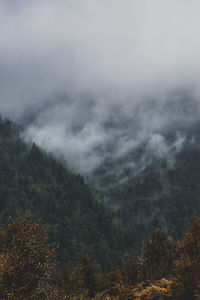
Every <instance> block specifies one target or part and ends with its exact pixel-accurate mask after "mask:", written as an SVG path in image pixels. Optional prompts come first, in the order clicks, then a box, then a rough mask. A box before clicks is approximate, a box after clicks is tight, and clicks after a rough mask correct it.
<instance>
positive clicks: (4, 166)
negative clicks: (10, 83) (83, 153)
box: [0, 119, 127, 267]
mask: <svg viewBox="0 0 200 300" xmlns="http://www.w3.org/2000/svg"><path fill="white" fill-rule="evenodd" d="M21 134H22V128H21V127H20V126H19V125H18V124H14V123H12V122H11V121H9V120H3V119H1V120H0V223H1V225H3V224H5V222H6V220H7V218H11V219H12V218H14V217H15V216H19V215H23V214H25V213H26V214H31V215H32V216H33V217H35V218H40V219H41V222H42V223H43V224H46V225H50V227H49V232H48V234H49V236H50V240H51V241H52V242H55V243H56V244H59V249H58V251H57V259H58V260H59V261H60V262H65V263H66V262H68V263H70V262H72V261H76V260H78V259H80V257H81V256H82V254H83V253H87V254H89V255H91V256H93V257H95V258H96V259H97V261H98V263H100V264H101V265H102V266H104V267H109V266H110V265H112V264H118V263H120V261H121V260H122V257H123V254H124V252H125V250H126V249H127V247H126V242H125V239H126V235H125V236H124V235H123V236H122V232H121V229H120V228H119V226H118V225H117V219H116V216H114V215H113V214H111V212H109V211H108V210H107V209H105V207H104V206H103V205H102V204H101V203H100V199H97V196H96V195H95V193H94V192H92V191H91V189H90V188H89V187H88V186H87V185H86V184H85V182H84V179H83V177H81V176H80V175H74V174H72V173H71V172H70V171H68V170H67V169H66V168H65V167H63V165H62V164H61V163H60V162H59V161H58V160H57V159H56V158H55V157H53V156H52V155H51V154H47V153H45V152H44V151H43V150H41V149H40V148H38V147H37V145H35V144H34V143H33V144H31V145H28V144H26V143H25V142H24V141H23V139H22V138H21V136H20V135H21Z"/></svg>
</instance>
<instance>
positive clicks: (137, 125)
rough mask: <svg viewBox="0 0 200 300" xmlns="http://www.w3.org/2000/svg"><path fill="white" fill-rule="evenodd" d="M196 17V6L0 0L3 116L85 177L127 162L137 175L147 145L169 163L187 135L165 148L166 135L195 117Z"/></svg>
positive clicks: (198, 79)
mask: <svg viewBox="0 0 200 300" xmlns="http://www.w3.org/2000/svg"><path fill="white" fill-rule="evenodd" d="M199 10H200V2H199V1H197V0H196V1H195V0H191V1H190V2H188V1H186V0H170V1H164V0H163V1H162V0H152V1H151V2H150V1H146V0H127V1H124V0H101V1H97V0H84V1H82V0H66V1H64V0H58V1H53V0H34V1H33V0H26V1H24V0H19V1H6V0H0V111H1V113H2V114H3V115H6V116H9V117H11V118H14V119H16V120H19V121H20V122H23V123H24V124H26V128H27V130H26V134H27V136H29V137H30V136H31V137H32V138H33V139H34V140H35V141H36V142H37V143H38V144H40V145H41V146H43V147H45V148H47V149H49V150H52V151H57V152H61V153H62V154H63V155H64V156H65V157H66V159H67V161H68V163H69V164H70V166H71V167H73V168H74V169H75V170H78V171H80V172H86V173H90V172H93V171H94V170H95V169H97V168H98V167H99V166H100V165H102V163H106V162H107V161H111V162H112V161H113V160H114V161H115V162H116V161H121V162H123V163H124V165H125V164H126V163H127V161H126V159H125V157H130V165H131V166H132V167H131V170H135V169H136V165H137V164H138V162H137V161H136V160H134V159H133V158H132V161H131V157H132V156H133V154H132V153H133V152H134V153H136V152H137V149H138V147H139V146H141V145H142V144H144V143H146V147H147V148H148V149H149V151H150V152H152V155H157V157H163V156H166V157H167V159H168V158H169V157H170V160H169V161H171V163H172V161H173V159H172V157H173V156H174V155H175V153H176V152H177V151H179V150H180V149H181V146H182V144H183V142H184V135H180V136H178V135H177V139H176V140H175V141H173V142H172V143H171V144H170V145H168V142H167V140H166V137H165V136H166V131H167V128H173V130H174V131H175V135H176V134H178V133H177V132H178V130H177V129H176V124H177V123H178V124H179V127H180V123H184V124H185V126H186V125H187V124H189V123H190V122H192V120H193V119H194V118H198V117H199V96H200V64H199V52H200V40H199V28H200V19H199V15H198V14H199ZM188 103H190V104H189V105H188ZM189 107H191V108H189ZM135 151H136V152H135ZM143 161H145V162H146V160H145V157H143ZM172 165H173V163H172Z"/></svg>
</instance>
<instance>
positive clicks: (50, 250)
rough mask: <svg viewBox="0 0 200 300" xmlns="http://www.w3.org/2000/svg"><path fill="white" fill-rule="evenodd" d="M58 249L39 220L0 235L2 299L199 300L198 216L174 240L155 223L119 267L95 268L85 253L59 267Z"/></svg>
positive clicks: (22, 221)
mask: <svg viewBox="0 0 200 300" xmlns="http://www.w3.org/2000/svg"><path fill="white" fill-rule="evenodd" d="M57 247H58V245H57V246H54V245H51V244H49V243H48V238H47V233H46V230H45V228H44V227H42V226H41V225H40V223H39V222H38V221H33V220H31V218H30V217H26V216H21V217H17V218H16V219H14V220H9V221H8V223H7V226H5V227H4V228H3V229H1V231H0V297H1V299H16V300H17V299H52V300H56V299H59V300H61V299H71V300H80V299H85V300H86V299H96V300H100V299H107V300H108V299H119V300H120V299H124V300H129V299H135V300H136V299H137V300H139V299H140V300H142V299H148V300H150V299H151V300H162V299H174V300H176V299H177V300H181V299H182V300H184V299H185V300H189V299H190V300H192V299H200V217H198V216H194V217H193V219H192V220H191V223H190V226H189V229H188V230H187V231H186V232H185V234H184V236H183V238H182V240H180V241H179V242H174V241H173V240H172V239H171V238H170V236H169V234H168V233H166V232H163V231H161V230H160V229H159V226H158V225H157V224H155V228H154V231H153V233H152V236H151V237H150V238H149V240H148V241H147V242H146V243H145V244H144V245H143V247H142V248H141V249H140V254H139V255H136V254H135V253H132V254H131V255H129V257H127V260H126V261H125V262H124V263H123V265H122V266H121V267H118V268H116V267H113V268H112V269H111V270H110V271H103V270H100V269H99V268H98V266H97V265H96V263H95V262H94V261H93V259H92V258H91V257H89V256H87V255H83V256H82V258H81V260H80V261H79V262H77V263H75V264H74V265H73V266H67V265H65V267H64V268H63V269H62V271H61V270H60V269H59V268H58V267H57V263H56V260H55V251H56V250H57Z"/></svg>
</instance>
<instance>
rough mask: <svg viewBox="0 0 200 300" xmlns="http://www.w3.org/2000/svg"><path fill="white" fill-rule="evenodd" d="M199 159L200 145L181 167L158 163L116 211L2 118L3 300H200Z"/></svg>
mask: <svg viewBox="0 0 200 300" xmlns="http://www.w3.org/2000/svg"><path fill="white" fill-rule="evenodd" d="M192 153H193V155H191V154H192ZM199 153H200V151H199V146H198V139H197V140H196V141H195V142H193V144H192V147H191V143H190V144H189V143H186V144H185V146H184V147H183V149H182V151H181V152H179V153H178V154H177V161H176V168H174V169H171V170H169V169H167V168H166V166H165V164H164V162H163V161H160V162H158V161H154V162H152V165H151V166H149V167H148V168H147V169H146V170H144V172H143V173H141V174H140V175H139V176H138V177H135V180H134V181H132V185H130V182H129V183H128V184H127V185H124V187H123V188H122V187H120V188H119V189H118V190H117V191H116V190H115V197H116V198H119V196H120V198H121V199H119V200H118V203H119V204H120V205H119V208H120V209H116V207H115V208H112V205H110V203H109V205H107V206H106V205H105V202H104V201H103V200H102V199H103V198H101V197H102V194H101V193H99V192H97V191H96V190H95V189H94V188H92V187H91V185H90V186H89V185H88V184H86V183H85V181H84V178H83V177H82V176H81V175H77V174H73V173H72V172H71V171H70V170H69V169H68V168H67V167H66V166H65V165H64V164H63V163H62V162H61V161H60V160H59V159H57V158H55V157H54V156H53V155H52V154H48V153H46V152H45V151H44V150H42V149H41V148H39V147H38V146H37V145H36V144H35V143H26V142H24V140H23V128H22V127H21V126H20V125H18V124H15V123H13V122H11V121H9V120H7V119H1V120H0V199H1V200H0V225H1V231H0V298H1V299H55V300H56V299H127V300H128V299H137V300H138V299H155V300H156V299H177V300H178V299H186V300H189V299H191V300H192V299H200V290H199V289H200V274H199V269H200V257H199V255H200V254H199V253H200V218H199V217H198V216H195V217H193V219H192V220H191V223H190V226H189V229H187V228H188V224H189V222H187V220H189V218H190V217H191V216H192V215H194V212H195V211H196V212H199V210H200V205H199V197H198V195H199V189H200V188H199V186H200V185H199V184H198V178H199V176H198V174H199V173H198V172H199V171H198V168H197V167H196V166H197V164H198V161H200V154H199ZM194 160H195V161H196V163H195V161H194ZM159 163H160V165H159ZM153 164H154V166H155V168H153ZM159 167H160V169H161V168H162V170H163V172H160V176H158V168H159ZM191 170H192V173H191ZM161 173H162V174H161ZM152 174H154V175H152ZM161 175H162V176H161ZM161 179H162V180H161ZM131 180H132V179H131ZM163 182H165V184H166V183H167V184H166V186H168V187H169V188H168V190H167V191H166V190H165V193H164V192H163V185H164V184H163ZM159 190H160V194H159V193H158V191H159ZM153 191H154V192H155V191H156V197H153V196H152V195H153V194H152V193H153ZM113 192H114V191H113ZM147 193H148V194H149V200H148V199H147V198H145V197H146V194H147ZM127 194H128V195H129V196H130V195H131V198H130V197H128V196H127ZM159 195H160V199H159ZM131 199H132V201H131ZM162 212H163V214H162ZM148 216H151V218H148ZM155 217H156V218H155ZM38 220H39V221H38ZM143 220H145V221H144V224H143V223H142V221H143ZM159 224H160V225H159ZM167 228H170V229H171V231H170V233H167V230H165V229H167ZM171 234H172V237H171ZM174 238H175V239H174Z"/></svg>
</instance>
